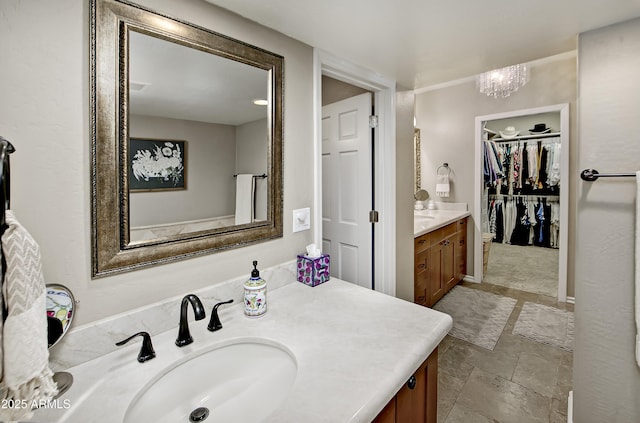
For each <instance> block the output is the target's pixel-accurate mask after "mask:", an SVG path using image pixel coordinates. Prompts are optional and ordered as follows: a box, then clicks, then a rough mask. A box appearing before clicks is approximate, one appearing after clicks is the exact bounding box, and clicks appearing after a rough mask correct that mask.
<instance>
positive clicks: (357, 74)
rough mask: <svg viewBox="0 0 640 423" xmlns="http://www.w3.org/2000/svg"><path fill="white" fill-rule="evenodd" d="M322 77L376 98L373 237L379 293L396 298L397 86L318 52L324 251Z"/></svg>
mask: <svg viewBox="0 0 640 423" xmlns="http://www.w3.org/2000/svg"><path fill="white" fill-rule="evenodd" d="M322 75H326V76H329V77H331V78H334V79H337V80H339V81H343V82H346V83H349V84H352V85H355V86H357V87H361V88H365V89H367V90H369V91H372V92H373V93H374V104H375V110H376V114H377V115H378V128H377V132H376V139H375V153H374V158H373V160H374V164H375V168H376V174H375V180H374V183H375V198H376V210H378V212H379V223H378V227H377V228H376V229H377V230H376V231H375V236H374V241H375V242H374V244H375V245H374V256H375V257H376V259H375V261H374V265H373V272H374V274H375V281H376V284H375V290H376V291H379V292H382V293H385V294H388V295H392V296H395V294H396V255H395V254H396V231H395V227H396V198H395V197H396V145H395V132H396V116H395V107H396V104H395V102H396V83H395V80H392V79H388V78H385V77H383V76H381V75H379V74H377V73H375V72H372V71H371V70H369V69H365V68H363V67H361V66H359V65H356V64H354V63H351V62H349V61H347V60H344V59H341V58H339V57H337V56H334V55H332V54H330V53H327V52H326V51H323V50H321V49H318V48H314V50H313V112H314V125H313V126H314V128H313V129H314V137H313V143H314V152H315V153H314V160H313V162H314V163H313V176H314V181H315V182H314V193H313V197H314V207H313V213H312V215H313V217H312V221H313V228H314V229H313V239H314V243H315V244H316V245H322Z"/></svg>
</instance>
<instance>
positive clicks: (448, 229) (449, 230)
mask: <svg viewBox="0 0 640 423" xmlns="http://www.w3.org/2000/svg"><path fill="white" fill-rule="evenodd" d="M441 231H442V237H441V238H440V241H441V240H443V239H444V238H447V237H449V236H451V235H453V234H455V233H456V232H458V224H457V223H450V224H448V225H447V226H445V227H444V228H442V229H441Z"/></svg>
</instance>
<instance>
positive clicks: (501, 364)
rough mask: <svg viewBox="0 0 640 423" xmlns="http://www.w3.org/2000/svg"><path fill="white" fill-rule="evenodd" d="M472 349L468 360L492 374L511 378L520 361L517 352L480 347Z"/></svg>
mask: <svg viewBox="0 0 640 423" xmlns="http://www.w3.org/2000/svg"><path fill="white" fill-rule="evenodd" d="M471 351H472V352H471V355H470V356H469V358H468V359H467V361H468V362H469V363H470V364H472V365H473V366H474V367H477V368H479V369H481V370H484V371H485V372H487V373H491V374H492V375H496V376H500V377H502V378H504V379H507V380H511V377H512V376H513V372H514V371H515V368H516V364H517V363H518V355H517V354H511V353H509V352H504V351H491V350H487V349H484V348H478V347H476V348H472V350H471Z"/></svg>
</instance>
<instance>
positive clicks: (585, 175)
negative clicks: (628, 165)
mask: <svg viewBox="0 0 640 423" xmlns="http://www.w3.org/2000/svg"><path fill="white" fill-rule="evenodd" d="M634 176H636V174H635V173H600V172H598V171H597V170H595V169H585V170H583V171H582V172H580V178H582V180H583V181H587V182H593V181H597V180H598V178H632V177H634Z"/></svg>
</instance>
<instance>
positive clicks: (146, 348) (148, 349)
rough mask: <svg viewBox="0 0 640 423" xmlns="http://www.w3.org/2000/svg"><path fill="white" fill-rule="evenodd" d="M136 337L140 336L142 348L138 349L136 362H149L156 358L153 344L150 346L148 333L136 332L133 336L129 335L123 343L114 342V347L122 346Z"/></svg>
mask: <svg viewBox="0 0 640 423" xmlns="http://www.w3.org/2000/svg"><path fill="white" fill-rule="evenodd" d="M136 336H142V338H143V339H142V348H140V353H138V361H139V362H140V363H144V362H145V361H147V360H151V359H152V358H154V357H155V356H156V352H155V351H154V350H153V344H151V335H149V333H148V332H138V333H136V334H135V335H131V336H130V337H128V338H127V339H125V340H124V341H120V342H116V346H118V347H119V346H122V345H124V344H126V343H127V342H129V341H131V340H132V339H133V338H135V337H136Z"/></svg>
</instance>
